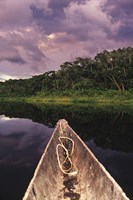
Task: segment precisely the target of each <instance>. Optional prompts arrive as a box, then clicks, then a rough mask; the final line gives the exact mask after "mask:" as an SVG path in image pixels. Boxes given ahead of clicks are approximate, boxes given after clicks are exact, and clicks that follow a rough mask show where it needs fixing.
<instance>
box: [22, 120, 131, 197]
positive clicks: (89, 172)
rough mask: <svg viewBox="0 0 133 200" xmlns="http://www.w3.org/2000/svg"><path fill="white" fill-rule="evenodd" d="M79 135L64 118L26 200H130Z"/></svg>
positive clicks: (43, 156) (35, 174)
mask: <svg viewBox="0 0 133 200" xmlns="http://www.w3.org/2000/svg"><path fill="white" fill-rule="evenodd" d="M128 199H129V198H128V197H127V196H126V194H125V193H124V192H123V190H122V189H121V187H120V186H119V185H118V184H117V183H116V181H115V180H114V179H113V178H112V176H111V175H110V174H109V173H108V172H107V171H106V169H105V168H104V167H103V165H102V164H101V163H100V162H99V161H98V160H97V159H96V157H95V156H94V155H93V153H92V152H91V151H90V149H89V148H88V147H87V146H86V145H85V144H84V142H83V141H82V140H81V139H80V138H79V136H78V135H77V134H76V133H75V132H74V131H73V130H72V128H71V127H70V126H69V125H68V123H67V121H66V120H64V119H62V120H59V122H58V123H57V125H56V128H55V130H54V132H53V135H52V137H51V139H50V141H49V143H48V145H47V147H46V149H45V151H44V153H43V155H42V157H41V159H40V162H39V164H38V166H37V168H36V170H35V173H34V176H33V178H32V180H31V182H30V184H29V186H28V189H27V191H26V193H25V195H24V197H23V200H128Z"/></svg>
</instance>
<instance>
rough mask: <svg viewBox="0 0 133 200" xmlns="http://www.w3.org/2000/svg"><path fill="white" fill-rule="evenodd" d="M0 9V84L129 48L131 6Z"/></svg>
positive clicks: (60, 4)
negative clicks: (100, 53)
mask: <svg viewBox="0 0 133 200" xmlns="http://www.w3.org/2000/svg"><path fill="white" fill-rule="evenodd" d="M0 8H1V9H0V24H1V25H0V76H1V80H2V79H3V77H17V78H24V77H30V76H33V75H36V74H40V73H44V72H45V71H49V70H57V69H59V66H60V64H62V63H63V62H65V61H71V60H73V59H75V58H76V57H79V56H80V57H86V56H87V57H93V56H95V55H96V53H97V52H99V51H102V50H105V49H106V50H112V49H117V48H122V47H127V46H132V45H133V26H132V24H133V14H132V9H133V1H132V0H123V1H120V0H99V1H97V0H65V1H64V0H62V1H60V0H24V1H23V2H21V3H20V2H19V1H18V0H4V1H3V0H1V1H0Z"/></svg>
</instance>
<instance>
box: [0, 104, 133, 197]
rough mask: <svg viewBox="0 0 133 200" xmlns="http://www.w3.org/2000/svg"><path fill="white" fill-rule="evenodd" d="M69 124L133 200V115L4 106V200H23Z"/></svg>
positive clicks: (0, 161) (0, 148)
mask: <svg viewBox="0 0 133 200" xmlns="http://www.w3.org/2000/svg"><path fill="white" fill-rule="evenodd" d="M61 118H65V119H66V120H67V121H68V122H69V124H70V126H71V127H72V128H73V129H74V130H75V131H76V132H77V133H78V134H79V136H80V137H81V138H82V139H83V140H84V141H85V143H86V144H87V145H88V146H89V148H90V149H91V150H92V152H93V153H94V154H95V156H96V157H97V158H98V159H99V161H100V162H101V163H102V164H103V165H104V166H105V168H106V169H107V170H108V171H109V173H110V174H111V175H112V176H113V177H114V178H115V180H116V181H117V182H118V183H119V184H120V186H121V187H122V188H123V190H124V191H125V192H126V194H127V196H128V197H129V198H130V199H133V109H132V108H130V109H129V108H127V107H124V108H119V109H118V108H114V107H104V106H100V107H93V106H89V105H81V104H80V105H75V106H74V105H38V106H37V105H32V104H19V103H18V104H17V103H15V104H13V103H12V104H11V103H10V104H9V103H1V104H0V200H9V199H10V200H20V199H22V197H23V195H24V192H25V190H26V188H27V186H28V184H29V182H30V180H31V178H32V176H33V173H34V170H35V168H36V165H37V163H38V161H39V159H40V157H41V155H42V153H43V150H44V149H45V147H46V145H47V142H48V141H49V139H50V137H51V134H52V132H53V130H54V127H55V125H56V122H57V121H58V120H59V119H61Z"/></svg>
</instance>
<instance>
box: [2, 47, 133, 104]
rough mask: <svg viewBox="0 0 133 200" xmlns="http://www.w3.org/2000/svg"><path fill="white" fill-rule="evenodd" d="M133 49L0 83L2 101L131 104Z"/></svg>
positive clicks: (101, 55)
mask: <svg viewBox="0 0 133 200" xmlns="http://www.w3.org/2000/svg"><path fill="white" fill-rule="evenodd" d="M132 88H133V48H131V47H128V48H123V49H118V50H113V51H111V52H108V51H106V50H105V51H103V52H101V53H98V54H97V55H96V56H95V57H94V59H91V58H77V59H76V60H74V61H73V62H65V63H63V64H62V65H61V66H60V69H59V70H58V71H49V72H46V73H44V74H41V75H38V76H34V77H32V78H29V79H19V80H11V79H10V80H7V81H5V82H0V98H1V99H5V98H6V99H9V98H10V99H15V98H18V99H21V100H25V99H28V100H29V101H30V100H31V101H36V100H40V101H66V102H67V101H73V102H75V101H88V100H90V101H92V102H94V101H98V100H100V101H101V102H102V101H103V102H104V101H105V102H106V101H125V102H126V101H132V99H133V89H132Z"/></svg>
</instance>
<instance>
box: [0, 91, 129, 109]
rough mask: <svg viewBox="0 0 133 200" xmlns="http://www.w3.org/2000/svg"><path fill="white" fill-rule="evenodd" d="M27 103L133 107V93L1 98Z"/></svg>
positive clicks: (92, 92)
mask: <svg viewBox="0 0 133 200" xmlns="http://www.w3.org/2000/svg"><path fill="white" fill-rule="evenodd" d="M9 101H10V102H25V103H56V104H73V103H89V104H110V105H113V104H115V105H116V104H121V105H122V104H128V105H132V106H133V91H110V90H108V91H89V92H88V93H87V94H85V93H83V92H79V91H78V92H77V91H74V92H72V91H71V92H68V93H67V94H62V93H52V94H50V93H48V94H45V95H44V94H41V95H36V96H30V97H17V96H16V97H0V102H9Z"/></svg>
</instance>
